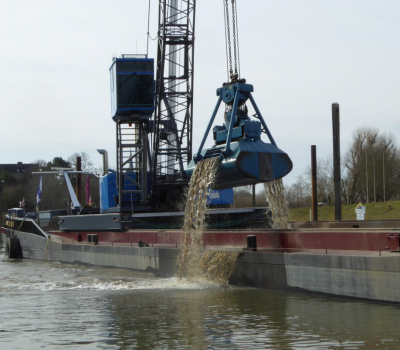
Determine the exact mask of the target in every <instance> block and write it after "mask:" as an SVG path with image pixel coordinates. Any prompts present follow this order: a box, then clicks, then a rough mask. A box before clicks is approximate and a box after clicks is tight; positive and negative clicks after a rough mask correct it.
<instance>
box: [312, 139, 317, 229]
mask: <svg viewBox="0 0 400 350" xmlns="http://www.w3.org/2000/svg"><path fill="white" fill-rule="evenodd" d="M311 209H312V221H318V193H317V146H316V145H312V146H311Z"/></svg>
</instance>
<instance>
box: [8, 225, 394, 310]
mask: <svg viewBox="0 0 400 350" xmlns="http://www.w3.org/2000/svg"><path fill="white" fill-rule="evenodd" d="M357 225H359V226H364V227H358V228H353V226H357ZM296 226H301V225H295V224H292V227H293V228H291V229H287V230H273V229H259V228H258V229H225V230H222V229H219V230H213V229H209V230H206V231H204V233H203V242H204V246H203V249H204V250H216V251H239V252H241V254H240V255H239V257H238V259H237V262H236V266H235V269H234V272H233V274H232V276H231V278H230V281H229V283H230V284H232V285H241V286H251V287H259V288H271V289H276V290H285V291H297V292H306V293H318V294H325V295H334V296H339V297H351V298H360V299H368V300H373V301H379V302H395V303H398V302H400V249H399V246H400V244H399V242H400V222H398V221H392V222H371V223H368V222H363V223H361V224H360V222H359V221H358V222H342V223H341V224H340V225H339V223H336V226H342V227H336V228H332V227H327V228H326V227H325V228H324V227H313V228H296ZM320 226H335V223H324V224H323V225H320ZM343 226H347V227H343ZM367 226H368V227H367ZM371 226H375V228H371ZM388 226H390V227H388ZM1 235H2V238H3V243H4V244H5V245H6V246H7V245H8V247H7V249H6V253H7V254H9V256H10V254H16V250H18V249H20V254H21V257H23V258H29V259H41V260H49V261H62V262H70V263H83V264H92V265H98V266H108V267H120V268H128V269H134V270H139V271H147V272H153V273H155V274H157V275H160V276H163V277H169V276H173V275H176V274H177V272H178V267H177V259H178V257H179V256H180V254H181V251H182V248H183V240H184V235H185V233H184V231H182V230H172V229H165V230H155V229H129V230H125V231H117V230H116V231H99V230H98V231H96V230H95V231H63V230H56V229H49V230H43V229H42V228H41V227H40V226H39V225H37V223H36V222H35V220H34V219H30V218H13V219H11V220H8V221H7V222H6V225H4V226H3V227H2V228H1ZM248 236H252V237H256V247H254V246H252V247H249V246H248V241H249V239H248ZM16 242H18V247H16V246H15V244H16ZM19 247H20V248H19ZM16 257H17V256H16Z"/></svg>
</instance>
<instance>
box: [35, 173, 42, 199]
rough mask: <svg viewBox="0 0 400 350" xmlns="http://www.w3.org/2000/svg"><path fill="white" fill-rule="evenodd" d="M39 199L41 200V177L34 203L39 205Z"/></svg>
mask: <svg viewBox="0 0 400 350" xmlns="http://www.w3.org/2000/svg"><path fill="white" fill-rule="evenodd" d="M41 198H42V175H40V180H39V189H38V193H37V195H36V203H37V204H39V202H40V199H41Z"/></svg>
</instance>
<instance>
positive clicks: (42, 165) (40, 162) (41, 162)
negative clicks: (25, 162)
mask: <svg viewBox="0 0 400 350" xmlns="http://www.w3.org/2000/svg"><path fill="white" fill-rule="evenodd" d="M32 163H33V164H37V165H39V168H45V167H47V161H46V160H44V159H37V160H35V161H33V162H32Z"/></svg>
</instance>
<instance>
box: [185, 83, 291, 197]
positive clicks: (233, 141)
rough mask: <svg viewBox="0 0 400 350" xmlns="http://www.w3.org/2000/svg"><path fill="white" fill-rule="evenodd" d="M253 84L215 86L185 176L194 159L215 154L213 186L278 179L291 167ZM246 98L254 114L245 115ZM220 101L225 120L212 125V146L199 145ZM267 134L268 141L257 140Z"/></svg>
mask: <svg viewBox="0 0 400 350" xmlns="http://www.w3.org/2000/svg"><path fill="white" fill-rule="evenodd" d="M251 92H253V86H252V85H250V84H245V82H244V80H242V81H237V82H234V83H231V84H226V85H224V86H223V87H222V88H219V89H218V90H217V96H219V99H218V102H217V105H216V107H215V109H214V112H213V115H212V117H211V120H210V122H209V124H208V127H207V130H206V133H205V135H204V137H203V140H202V142H201V144H200V148H199V151H198V152H197V153H196V154H195V155H194V157H193V160H192V161H191V162H190V163H189V166H188V168H187V170H186V174H187V176H188V178H190V177H191V176H192V174H193V171H194V168H195V166H196V163H198V162H199V161H201V160H203V159H208V158H214V157H218V158H219V169H218V176H217V180H216V183H215V185H214V189H224V188H230V187H237V186H246V185H252V184H256V183H260V182H269V181H273V180H278V179H280V178H282V177H284V176H285V175H287V174H288V173H289V172H290V171H291V170H292V168H293V163H292V161H291V160H290V158H289V156H288V155H287V154H286V153H285V152H283V151H282V150H280V149H279V148H278V146H277V145H276V143H275V140H274V139H273V137H272V135H271V133H270V131H269V129H268V127H267V125H266V123H265V121H264V119H263V117H262V115H261V113H260V111H259V109H258V107H257V105H256V103H255V101H254V99H253V96H252V95H251ZM247 100H250V102H251V104H252V105H253V107H254V109H255V111H256V114H254V115H253V118H256V119H257V120H254V119H251V118H250V117H249V116H248V111H247V107H246V105H245V103H246V101H247ZM221 102H224V103H225V104H226V108H225V114H224V117H225V124H224V125H222V126H215V127H214V128H213V136H214V141H215V146H213V147H211V148H209V149H203V146H204V143H205V141H206V138H207V136H208V134H209V132H210V129H211V127H212V124H213V122H214V119H215V116H216V114H217V112H218V109H219V106H220V104H221ZM262 134H265V135H266V136H268V138H269V140H270V143H266V142H264V141H263V140H261V135H262Z"/></svg>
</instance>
